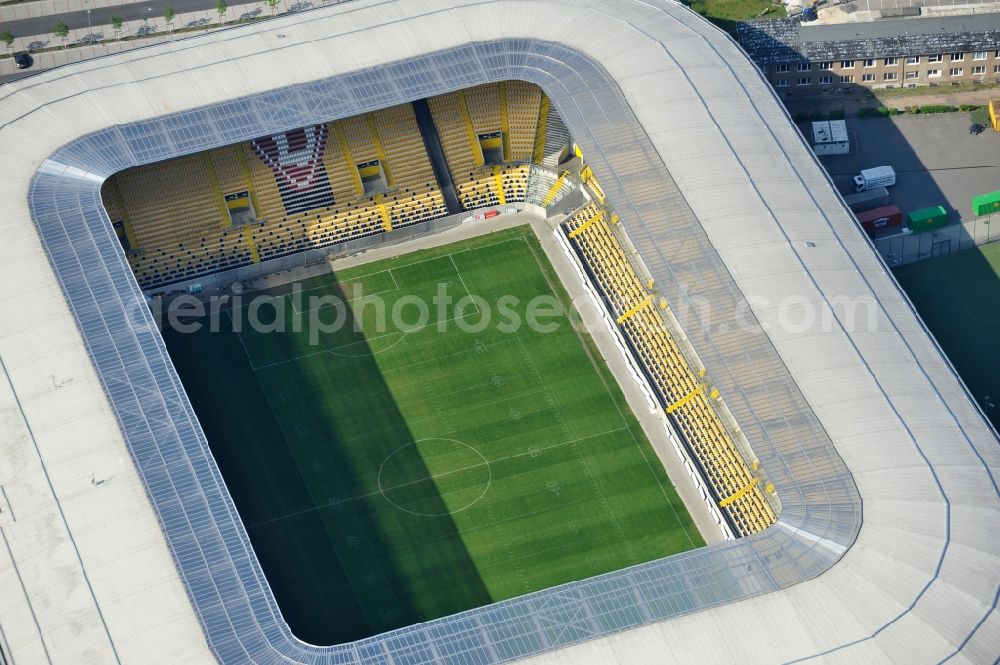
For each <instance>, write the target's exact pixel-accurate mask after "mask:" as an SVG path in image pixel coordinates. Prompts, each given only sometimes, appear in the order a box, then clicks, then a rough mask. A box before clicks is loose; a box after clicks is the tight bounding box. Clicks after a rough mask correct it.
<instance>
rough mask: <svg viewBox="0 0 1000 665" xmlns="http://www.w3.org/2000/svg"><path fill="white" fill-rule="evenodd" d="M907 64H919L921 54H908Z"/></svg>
mask: <svg viewBox="0 0 1000 665" xmlns="http://www.w3.org/2000/svg"><path fill="white" fill-rule="evenodd" d="M906 64H908V65H919V64H920V56H919V55H908V56H906Z"/></svg>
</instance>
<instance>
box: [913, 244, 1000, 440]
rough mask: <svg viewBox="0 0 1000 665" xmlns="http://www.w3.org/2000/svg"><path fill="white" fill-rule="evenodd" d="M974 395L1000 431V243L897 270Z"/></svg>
mask: <svg viewBox="0 0 1000 665" xmlns="http://www.w3.org/2000/svg"><path fill="white" fill-rule="evenodd" d="M894 272H895V274H896V279H898V280H899V283H900V284H901V285H902V287H903V289H904V290H905V291H906V294H907V295H908V296H910V299H911V300H912V301H913V304H914V305H915V306H916V308H917V311H918V312H919V313H920V316H921V318H923V320H924V322H926V323H927V327H928V328H930V330H931V332H932V333H933V334H934V337H935V338H936V339H937V341H938V343H939V344H940V345H941V348H943V349H944V351H945V353H947V354H948V357H949V358H950V359H951V362H952V364H953V365H955V369H956V370H958V373H959V374H960V375H961V377H962V379H963V380H964V381H965V384H966V385H967V386H968V387H969V390H970V391H971V392H972V396H973V397H974V398H975V399H976V401H978V402H979V405H980V406H981V407H982V406H984V403H985V398H986V396H987V395H989V396H990V398H991V401H992V403H993V404H995V405H996V406H994V407H993V408H986V413H987V415H988V416H989V417H990V420H991V421H992V422H993V425H994V426H995V427H1000V306H998V304H1000V243H992V244H989V245H983V246H982V247H977V248H975V249H970V250H968V251H964V252H957V253H955V254H950V255H948V256H945V257H942V258H938V259H928V260H925V261H920V262H918V263H912V264H910V265H906V266H901V267H899V268H896V269H895V270H894Z"/></svg>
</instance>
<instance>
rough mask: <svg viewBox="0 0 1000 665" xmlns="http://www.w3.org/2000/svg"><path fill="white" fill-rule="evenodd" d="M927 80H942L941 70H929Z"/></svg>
mask: <svg viewBox="0 0 1000 665" xmlns="http://www.w3.org/2000/svg"><path fill="white" fill-rule="evenodd" d="M927 78H930V79H936V78H941V70H940V69H928V70H927Z"/></svg>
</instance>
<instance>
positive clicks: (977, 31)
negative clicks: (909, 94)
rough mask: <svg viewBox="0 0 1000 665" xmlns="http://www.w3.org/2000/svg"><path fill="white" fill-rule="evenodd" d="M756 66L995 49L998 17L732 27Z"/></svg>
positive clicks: (999, 36) (790, 21) (999, 39)
mask: <svg viewBox="0 0 1000 665" xmlns="http://www.w3.org/2000/svg"><path fill="white" fill-rule="evenodd" d="M737 32H738V35H739V40H740V44H741V45H742V46H743V48H744V50H746V52H747V53H748V54H749V55H750V57H751V58H752V59H753V60H754V62H756V63H757V64H759V65H771V64H780V63H793V62H801V61H802V60H810V61H814V62H815V61H827V60H844V59H856V58H876V57H886V56H897V57H903V56H908V55H927V54H933V53H967V52H969V51H991V50H996V49H1000V14H970V15H964V16H941V17H933V18H908V19H883V20H880V21H871V22H866V23H832V24H817V23H812V24H803V23H802V22H801V21H800V19H798V18H784V19H768V20H760V21H747V22H743V23H739V24H737Z"/></svg>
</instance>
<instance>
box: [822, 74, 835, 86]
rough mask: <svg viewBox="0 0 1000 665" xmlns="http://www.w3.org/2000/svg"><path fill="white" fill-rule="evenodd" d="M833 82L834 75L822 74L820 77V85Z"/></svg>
mask: <svg viewBox="0 0 1000 665" xmlns="http://www.w3.org/2000/svg"><path fill="white" fill-rule="evenodd" d="M831 83H833V77H832V76H820V77H819V84H820V85H830V84H831Z"/></svg>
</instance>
